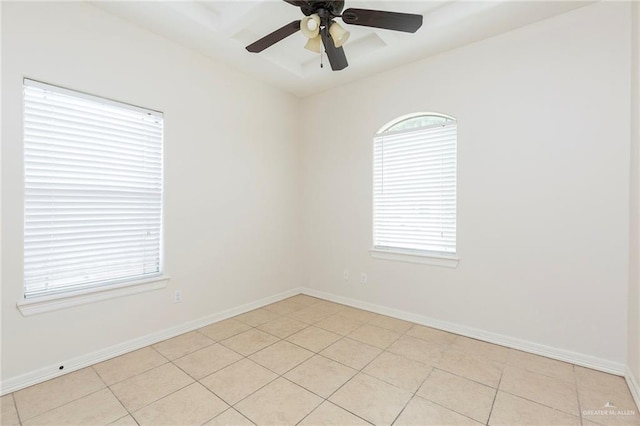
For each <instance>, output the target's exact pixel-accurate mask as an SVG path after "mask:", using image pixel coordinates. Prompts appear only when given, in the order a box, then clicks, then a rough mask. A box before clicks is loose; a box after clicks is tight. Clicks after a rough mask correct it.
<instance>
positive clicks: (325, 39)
mask: <svg viewBox="0 0 640 426" xmlns="http://www.w3.org/2000/svg"><path fill="white" fill-rule="evenodd" d="M320 34H321V35H322V43H323V44H324V50H325V51H326V52H327V58H329V63H330V64H331V69H332V70H333V71H340V70H343V69H345V68H346V67H348V66H349V63H348V62H347V57H346V56H345V54H344V49H343V48H342V46H340V47H336V46H335V45H334V44H333V39H332V38H331V35H330V34H329V33H328V32H327V28H326V27H323V28H322V30H321V31H320Z"/></svg>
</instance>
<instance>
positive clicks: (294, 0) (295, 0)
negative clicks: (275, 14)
mask: <svg viewBox="0 0 640 426" xmlns="http://www.w3.org/2000/svg"><path fill="white" fill-rule="evenodd" d="M284 1H286V2H287V3H289V4H292V5H294V6H297V7H301V6H306V5H307V2H306V1H305V0H284Z"/></svg>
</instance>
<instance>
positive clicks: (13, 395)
mask: <svg viewBox="0 0 640 426" xmlns="http://www.w3.org/2000/svg"><path fill="white" fill-rule="evenodd" d="M11 401H13V406H14V407H15V409H16V416H18V424H19V425H20V426H22V418H21V417H20V411H19V410H18V404H17V403H16V393H15V392H11Z"/></svg>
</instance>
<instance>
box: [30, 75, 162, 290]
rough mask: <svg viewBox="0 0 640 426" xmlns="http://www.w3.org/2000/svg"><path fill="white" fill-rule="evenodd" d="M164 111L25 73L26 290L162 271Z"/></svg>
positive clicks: (105, 283) (100, 284)
mask: <svg viewBox="0 0 640 426" xmlns="http://www.w3.org/2000/svg"><path fill="white" fill-rule="evenodd" d="M162 138H163V118H162V114H161V113H158V112H155V111H150V110H146V109H143V108H139V107H134V106H131V105H126V104H122V103H119V102H114V101H110V100H107V99H102V98H98V97H94V96H89V95H86V94H83V93H78V92H74V91H71V90H67V89H62V88H59V87H55V86H50V85H46V84H43V83H39V82H35V81H31V80H26V79H25V80H24V171H25V204H24V209H25V210H24V295H25V297H26V298H29V297H33V296H41V295H50V294H55V293H63V292H68V291H74V290H81V289H86V288H91V287H103V286H108V285H115V284H122V283H127V282H133V281H140V280H142V279H145V278H151V277H154V276H159V275H160V273H161V241H162Z"/></svg>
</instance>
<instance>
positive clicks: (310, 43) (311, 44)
mask: <svg viewBox="0 0 640 426" xmlns="http://www.w3.org/2000/svg"><path fill="white" fill-rule="evenodd" d="M304 48H305V49H307V50H310V51H312V52H316V53H320V52H321V51H322V37H320V36H319V35H317V36H315V37H314V38H310V39H309V40H307V44H305V45H304Z"/></svg>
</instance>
